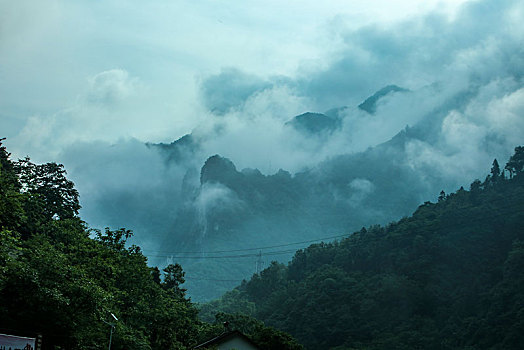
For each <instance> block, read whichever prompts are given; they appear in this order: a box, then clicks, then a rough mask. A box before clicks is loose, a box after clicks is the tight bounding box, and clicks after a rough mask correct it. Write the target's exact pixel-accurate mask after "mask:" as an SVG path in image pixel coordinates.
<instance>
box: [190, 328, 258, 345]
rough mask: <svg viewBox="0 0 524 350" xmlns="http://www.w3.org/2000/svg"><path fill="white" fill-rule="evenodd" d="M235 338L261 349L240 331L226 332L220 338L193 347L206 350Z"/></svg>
mask: <svg viewBox="0 0 524 350" xmlns="http://www.w3.org/2000/svg"><path fill="white" fill-rule="evenodd" d="M235 337H240V338H242V339H243V340H244V341H246V342H247V343H249V344H251V345H252V346H254V347H255V348H257V349H259V347H258V346H257V345H256V344H255V343H253V341H252V340H251V339H249V338H248V337H246V336H245V335H244V334H242V332H240V331H230V332H224V333H222V334H220V335H219V336H218V337H215V338H213V339H210V340H208V341H206V342H204V343H202V344H198V345H196V346H195V347H193V349H205V348H207V347H208V346H211V345H218V344H221V343H224V342H226V341H227V340H229V339H232V338H235Z"/></svg>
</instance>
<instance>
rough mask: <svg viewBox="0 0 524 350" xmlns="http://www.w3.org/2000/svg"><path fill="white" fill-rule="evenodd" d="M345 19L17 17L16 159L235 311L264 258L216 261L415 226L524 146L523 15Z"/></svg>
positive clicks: (516, 6) (9, 109)
mask: <svg viewBox="0 0 524 350" xmlns="http://www.w3.org/2000/svg"><path fill="white" fill-rule="evenodd" d="M343 3H344V4H339V3H336V2H333V4H332V6H328V5H326V6H324V5H323V6H320V5H318V4H316V5H315V4H313V3H308V4H307V5H302V4H301V5H300V6H298V5H296V4H295V5H281V6H282V7H283V8H282V9H281V10H282V11H281V13H280V14H279V16H275V17H273V16H270V15H269V14H272V13H271V11H270V13H268V12H267V11H269V10H265V9H263V8H261V7H260V6H258V7H256V8H254V9H251V8H246V7H243V5H242V6H241V5H239V7H238V8H232V7H230V8H226V7H224V8H220V9H219V10H218V12H216V11H215V10H217V9H216V8H215V7H213V5H212V4H210V3H206V4H204V5H200V7H199V6H197V5H187V4H186V5H185V6H186V7H184V6H182V5H167V4H166V3H164V2H161V1H159V2H155V3H154V4H152V5H150V6H151V7H150V8H149V9H151V12H148V11H143V8H140V6H138V7H137V8H132V7H129V6H123V5H122V4H121V3H120V2H118V1H114V2H110V3H109V5H106V6H107V7H106V8H102V7H100V6H101V5H93V6H94V7H89V5H86V3H84V2H78V4H75V5H71V4H66V3H65V2H60V1H57V2H55V3H54V6H50V7H49V8H46V9H42V8H40V6H41V5H37V4H33V6H29V5H14V4H8V3H0V6H1V9H4V10H5V11H0V16H1V17H0V18H2V19H4V21H2V23H4V24H3V27H2V28H4V30H3V31H1V32H2V33H4V34H1V35H3V36H2V38H7V39H8V40H7V39H6V40H2V41H0V45H1V46H0V48H1V49H2V51H3V52H5V53H6V54H5V55H2V57H0V66H1V67H6V69H2V70H1V71H0V74H1V76H2V77H4V78H5V79H4V80H3V83H1V84H0V88H1V90H0V95H1V96H3V97H4V98H2V99H1V100H0V110H1V111H0V115H1V118H2V119H1V129H2V131H3V134H2V135H0V136H6V137H7V140H6V144H7V145H8V146H9V149H10V150H11V151H12V152H13V153H14V154H15V155H16V156H19V157H23V156H25V155H26V154H30V155H31V156H32V157H33V158H34V160H35V161H39V162H43V161H57V162H60V163H64V164H65V166H66V169H67V170H68V172H69V176H70V178H71V179H72V180H73V181H74V182H75V183H76V185H77V188H78V190H79V192H80V200H81V204H82V206H83V209H82V217H83V218H84V219H85V220H86V221H87V222H89V223H90V224H91V225H93V226H95V227H104V226H110V227H113V228H118V227H122V226H125V227H127V228H129V229H132V230H134V232H135V236H134V238H133V239H134V242H135V243H140V244H141V245H142V246H143V247H144V249H145V253H146V255H148V256H149V259H150V262H151V263H152V264H160V265H162V264H165V263H166V262H167V260H166V259H167V258H168V257H170V256H173V257H175V260H177V261H180V262H181V263H182V265H183V266H184V269H186V270H187V272H188V274H187V287H188V289H189V290H190V293H191V294H192V295H193V297H194V298H195V299H196V300H201V299H207V298H210V297H214V296H218V295H220V294H221V292H222V291H224V290H225V289H226V288H229V287H231V286H234V285H235V284H237V281H238V280H241V279H242V278H247V277H249V276H250V275H251V274H252V273H253V272H254V270H255V262H256V260H257V259H258V258H257V257H256V256H254V255H255V254H256V253H257V252H258V251H259V250H261V249H259V250H253V251H241V252H237V253H234V252H227V253H220V254H216V255H223V256H232V255H234V256H237V255H248V256H247V257H242V258H239V257H234V258H229V259H226V258H220V259H214V258H211V257H210V255H213V254H207V255H206V254H205V252H212V251H231V250H238V249H252V248H257V247H266V246H275V245H284V244H288V243H291V242H302V241H308V240H312V239H317V238H322V237H330V236H336V235H341V234H345V233H349V232H353V231H355V230H358V229H360V227H362V226H367V225H370V224H376V223H387V222H389V221H393V220H396V219H399V218H400V217H402V216H405V215H408V214H409V213H411V212H412V211H413V210H414V209H415V208H416V207H417V206H418V205H419V204H420V203H423V202H425V201H427V200H435V199H436V197H437V196H438V193H439V192H440V191H441V190H445V191H446V192H449V191H451V190H455V189H456V188H459V187H460V186H467V185H469V183H470V182H471V179H474V178H483V177H485V175H486V164H490V163H491V161H492V160H493V159H494V158H498V159H507V158H508V157H509V156H510V154H511V153H512V151H513V148H514V147H515V145H518V144H522V135H524V118H523V115H524V86H523V81H522V76H523V73H524V52H523V51H524V49H523V48H524V45H523V42H524V26H523V25H522V23H524V18H523V16H524V15H523V14H524V5H523V4H522V2H521V1H516V0H502V1H501V0H497V1H495V0H479V1H467V2H466V1H464V2H451V1H449V2H448V1H446V2H438V4H442V6H444V4H447V7H445V8H440V7H438V6H441V5H437V2H428V4H426V5H418V6H421V7H420V8H418V9H417V8H416V6H414V3H413V2H409V1H405V2H399V3H397V4H396V5H392V4H388V3H386V2H380V4H378V3H377V4H376V5H375V6H374V7H373V9H369V10H366V11H364V10H362V11H363V12H362V13H365V15H362V16H359V14H361V12H359V11H360V7H359V6H364V5H362V4H364V3H365V2H362V4H360V2H355V4H354V6H355V8H353V9H349V8H348V6H347V4H346V3H345V2H343ZM359 4H360V5H359ZM142 6H146V5H142ZM425 6H427V7H425ZM179 7H182V8H179ZM299 7H300V9H298V8H299ZM302 7H304V8H305V9H302ZM141 10H142V11H141ZM183 10H186V11H183ZM403 12H404V13H407V14H408V16H404V15H403V14H402V13H403ZM13 13H16V14H17V16H18V17H16V18H19V19H20V21H15V20H13V19H12V18H15V17H13V16H11V17H10V14H13ZM35 13H41V15H39V16H36V18H38V19H39V21H32V18H35V16H34V14H35ZM150 13H154V14H155V16H158V18H156V17H155V19H157V20H156V21H151V18H150V16H152V15H151V14H150ZM179 13H185V14H187V16H185V17H184V18H183V19H181V21H180V22H177V21H176V19H175V18H176V17H173V18H171V17H170V16H173V14H179ZM215 13H217V15H216V16H215ZM101 14H104V15H106V14H107V16H105V17H103V16H102V17H103V18H104V19H103V20H101V25H100V26H99V27H98V26H94V25H93V23H99V22H97V21H96V20H97V19H98V18H102V17H101ZM264 14H265V15H266V16H265V17H264ZM313 14H314V15H315V16H313ZM373 14H381V15H377V16H375V19H373ZM316 16H318V18H321V20H315V21H312V19H313V18H316ZM188 18H193V19H195V18H196V19H198V20H197V22H198V23H196V24H192V23H191V22H190V21H189V19H188ZM188 21H189V22H188ZM152 22H154V23H155V24H149V25H144V28H143V35H142V36H138V37H135V36H132V35H130V34H129V33H130V32H136V31H130V30H129V29H130V28H134V29H136V27H135V26H136V23H152ZM173 22H177V24H176V25H175V24H173ZM246 22H252V23H253V26H254V27H253V28H255V29H246V28H248V26H247V25H246ZM19 23H25V24H27V26H26V27H25V28H24V30H19V29H20V28H19ZM198 24H200V26H198ZM73 25H74V26H75V28H76V27H78V28H81V29H80V30H79V31H78V32H76V31H73V30H68V29H71V28H73ZM195 25H196V26H198V27H199V31H198V34H197V33H195V32H193V28H194V26H195ZM44 29H45V30H44ZM180 33H183V34H191V35H190V36H188V37H187V39H184V35H182V34H180ZM202 33H206V34H202ZM209 33H216V36H215V37H212V36H211V35H210V34H209ZM282 33H285V34H282ZM10 34H11V36H10ZM149 35H151V36H149ZM150 37H153V38H154V40H152V39H148V38H150ZM170 38H172V39H170ZM29 39H30V40H29ZM93 39H96V40H93ZM201 39H202V40H201ZM204 39H205V40H204ZM277 39H278V40H277ZM54 42H57V45H55V46H56V47H57V49H56V50H55V51H54V52H52V53H51V52H50V51H48V47H49V45H50V43H54ZM95 42H96V43H99V44H93V43H95ZM24 43H25V44H24ZM35 43H38V44H35ZM104 43H105V44H104ZM126 43H129V44H126ZM196 43H202V44H201V46H199V45H196ZM30 44H32V45H30ZM185 49H187V53H186V52H185V51H184V50H185ZM92 52H96V53H99V54H100V56H97V57H96V58H94V57H93V54H92ZM77 55H78V56H77ZM244 56H245V57H248V58H249V59H245V57H244ZM28 57H29V58H28ZM84 57H86V58H84ZM24 58H25V59H24ZM71 62H75V63H71ZM87 62H88V63H87ZM146 62H147V63H146ZM245 62H247V63H245ZM35 67H40V68H35ZM7 68H9V69H7ZM62 70H63V71H64V72H67V74H68V78H67V79H68V80H71V81H72V82H71V83H70V82H68V81H66V79H65V78H64V77H62V75H67V74H64V73H61V74H58V73H59V72H62ZM13 72H22V73H23V74H22V75H23V77H22V76H19V75H16V74H14V73H13ZM53 74H55V75H56V77H55V76H53ZM86 77H87V79H86ZM195 77H196V78H195ZM22 92H23V93H22ZM20 96H25V97H24V98H21V97H20ZM28 101H30V102H28ZM305 245H306V244H305V243H304V244H303V245H302V246H305ZM300 247H301V246H300V245H296V246H286V247H284V248H278V249H272V250H271V249H265V250H263V260H265V261H266V263H268V262H269V260H272V259H281V260H282V261H284V260H286V259H288V258H289V257H290V256H291V254H292V253H291V252H282V251H286V250H291V248H293V249H294V248H300ZM288 248H289V249H288ZM271 251H273V252H277V253H278V255H269V254H268V253H269V252H271ZM177 252H197V253H189V254H186V255H187V256H188V257H185V258H182V257H181V255H182V254H179V253H177ZM277 253H275V254H277ZM280 253H282V254H280ZM199 257H205V258H202V259H197V258H199ZM210 276H211V277H210ZM217 280H221V281H217Z"/></svg>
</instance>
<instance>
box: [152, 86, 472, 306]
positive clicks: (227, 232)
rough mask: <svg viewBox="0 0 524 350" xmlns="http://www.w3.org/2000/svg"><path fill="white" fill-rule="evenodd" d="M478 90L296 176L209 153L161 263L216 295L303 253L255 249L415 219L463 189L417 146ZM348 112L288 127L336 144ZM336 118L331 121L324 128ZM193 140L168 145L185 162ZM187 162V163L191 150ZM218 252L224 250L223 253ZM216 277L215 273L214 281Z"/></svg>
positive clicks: (169, 232)
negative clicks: (419, 154)
mask: <svg viewBox="0 0 524 350" xmlns="http://www.w3.org/2000/svg"><path fill="white" fill-rule="evenodd" d="M401 91H405V90H404V89H402V88H399V87H396V86H393V85H392V86H388V87H386V88H384V89H381V90H380V91H378V92H377V93H376V94H374V95H373V96H374V97H373V96H372V97H370V98H369V99H368V100H370V99H371V100H373V99H374V100H375V101H377V100H378V99H379V97H380V96H385V95H387V94H388V93H395V92H401ZM471 95H473V94H469V95H468V94H465V95H464V96H461V97H460V98H454V99H451V100H449V101H445V102H443V103H442V105H441V108H440V109H437V110H432V111H430V112H429V113H428V115H427V116H425V117H424V118H422V119H421V120H422V122H421V123H417V124H416V125H414V126H413V127H406V128H404V129H403V130H401V131H400V132H398V133H397V134H396V135H395V136H394V137H392V138H391V139H390V140H388V141H387V142H384V143H381V144H378V145H377V146H375V147H370V148H368V149H366V150H364V151H362V152H354V153H346V154H344V153H343V154H339V155H334V156H332V157H329V158H327V159H325V160H324V161H321V162H319V163H318V164H316V165H315V166H314V167H311V168H306V169H303V170H301V171H298V172H296V173H294V174H291V173H290V172H288V171H285V170H282V169H280V170H279V171H278V172H276V173H274V174H269V175H264V174H262V173H261V172H260V171H259V170H257V169H242V170H239V169H237V167H236V166H235V164H234V163H233V161H232V160H230V159H227V158H225V157H222V156H220V155H214V156H211V157H208V158H207V160H206V161H205V162H204V164H203V165H202V166H201V169H200V171H198V170H196V169H195V168H194V166H193V165H191V167H189V169H188V170H187V171H186V174H185V176H184V180H183V182H182V191H181V197H180V198H179V200H178V202H179V206H178V209H177V210H176V215H175V216H174V217H173V219H172V221H170V222H169V227H168V228H167V229H166V234H165V237H164V239H163V241H162V242H161V247H162V251H161V254H160V256H159V258H164V260H163V261H162V260H160V259H157V260H156V263H158V264H162V263H165V261H166V258H167V261H168V262H179V263H181V264H183V266H184V268H185V269H186V271H187V272H188V278H187V287H188V289H189V290H190V291H191V297H192V298H193V299H194V300H196V301H206V300H210V299H212V298H216V297H218V296H219V295H221V294H222V293H224V292H225V291H227V290H228V289H230V288H232V287H234V286H235V284H237V283H239V282H240V281H241V280H242V279H244V278H247V277H249V276H250V275H251V274H252V273H253V272H255V271H256V270H257V268H259V267H260V265H262V264H264V263H265V264H267V263H268V262H269V261H270V260H272V259H277V260H278V261H281V262H285V261H288V260H289V259H290V258H291V256H292V253H293V251H284V252H278V253H275V252H272V251H270V250H268V249H258V250H259V251H260V254H259V255H260V256H257V255H256V253H257V250H256V249H254V248H257V247H261V248H263V247H267V246H274V245H281V244H288V243H290V242H303V241H308V240H314V239H318V238H323V237H331V236H337V235H341V234H344V233H347V232H351V231H352V230H357V229H359V228H361V227H363V226H368V225H370V224H373V223H381V224H385V223H388V222H391V221H392V220H395V219H397V218H398V217H402V216H406V215H408V214H409V213H410V212H412V211H413V210H415V209H416V207H417V206H418V204H419V203H421V202H424V201H427V200H428V199H434V198H436V196H437V194H438V192H440V190H442V189H450V188H456V187H459V186H461V185H463V183H460V182H459V181H457V180H456V178H454V179H450V178H449V177H447V176H446V170H447V169H438V168H437V164H432V163H428V164H424V168H417V167H414V166H413V161H412V159H411V158H412V154H411V152H412V150H413V145H417V144H419V143H425V142H429V144H431V143H437V142H438V138H437V137H436V136H435V135H438V134H439V128H440V126H441V123H442V120H443V119H444V117H445V116H446V115H447V113H448V111H449V110H450V109H451V108H460V106H461V105H463V104H465V103H467V101H469V99H468V98H471ZM348 112H349V110H348V108H346V107H342V108H340V109H333V110H331V111H328V112H326V113H327V114H330V115H331V117H329V116H327V114H320V113H305V114H302V115H299V116H297V117H295V118H293V119H292V121H291V122H289V123H288V125H289V126H292V127H294V128H302V129H300V130H302V132H305V133H310V134H311V135H313V134H315V133H316V135H318V134H319V133H320V134H321V135H324V137H326V138H325V141H326V142H328V141H329V140H330V137H332V136H330V135H331V134H330V130H332V129H331V127H335V125H339V124H337V123H339V122H338V121H337V122H335V121H336V120H341V119H337V118H344V116H347V115H348ZM326 120H329V121H330V122H328V123H327V124H324V121H326ZM319 121H321V122H319ZM315 123H317V124H315ZM325 125H331V126H329V127H325ZM337 127H338V126H337ZM188 137H189V136H188V135H186V136H184V138H181V139H180V140H177V141H175V142H174V143H172V144H170V145H164V146H160V147H161V149H162V152H164V153H163V154H165V155H167V161H168V162H169V161H170V162H176V160H177V159H183V157H181V156H179V151H180V150H182V149H184V148H183V147H186V146H185V145H186V144H189V145H191V147H192V148H191V149H197V148H199V146H198V143H197V146H195V144H194V141H193V139H190V140H191V142H189V141H186V138H188ZM188 154H190V153H188ZM184 159H186V160H180V161H179V162H180V163H183V162H185V161H187V159H191V155H189V156H186V158H184ZM193 164H194V163H193ZM304 246H305V245H304V244H302V246H300V244H299V245H295V246H294V248H300V247H304ZM246 249H247V251H246ZM217 251H218V252H224V253H213V252H217ZM164 252H165V253H164ZM170 252H173V253H170ZM176 252H180V253H176ZM186 252H188V253H186ZM190 252H196V253H197V254H192V253H190ZM217 255H222V257H218V256H217ZM151 258H152V260H153V261H155V259H154V257H151ZM210 275H211V276H213V278H208V277H206V276H210Z"/></svg>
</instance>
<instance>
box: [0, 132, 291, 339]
mask: <svg viewBox="0 0 524 350" xmlns="http://www.w3.org/2000/svg"><path fill="white" fill-rule="evenodd" d="M1 141H2V140H0V333H4V334H12V335H19V336H28V337H35V336H36V335H37V334H41V335H42V337H43V349H107V347H108V343H109V334H110V328H111V326H110V324H113V325H114V327H115V328H114V333H113V338H112V346H111V348H112V349H187V348H191V347H192V346H194V345H196V344H198V343H199V342H200V341H203V340H206V339H209V338H210V337H213V336H216V335H218V334H220V333H222V332H223V330H224V328H223V326H222V324H221V323H220V322H222V321H224V320H228V319H229V318H228V316H227V315H222V316H221V317H220V318H219V319H218V320H217V322H218V323H215V324H209V323H204V322H201V321H199V320H198V319H197V310H196V308H195V306H194V305H193V304H192V303H191V301H190V300H189V299H188V298H187V297H186V295H185V289H183V288H182V287H181V284H182V283H183V282H184V272H183V271H182V268H181V266H180V265H178V264H175V265H168V266H167V267H166V268H165V269H164V271H163V272H164V273H163V276H161V273H160V271H159V270H158V269H157V268H155V267H149V266H148V265H147V259H146V257H145V256H144V255H143V254H142V252H141V249H140V248H139V247H138V246H134V245H131V246H130V245H128V244H126V240H127V239H128V238H129V237H130V236H131V234H132V233H131V232H130V231H129V230H126V229H118V230H110V229H106V230H105V231H104V232H101V231H97V230H90V229H89V228H88V226H87V224H86V223H85V222H83V221H82V220H81V219H80V218H79V217H78V210H79V209H80V205H79V201H78V196H79V194H78V192H77V191H76V190H75V188H74V185H73V183H72V182H71V181H69V180H68V179H67V178H66V177H65V175H66V173H65V170H64V167H63V166H62V165H59V164H56V163H47V164H42V165H37V164H34V163H32V162H31V161H30V160H29V159H24V160H20V161H16V162H14V161H12V160H10V158H9V154H8V152H7V150H6V149H5V147H3V146H2V144H1ZM112 314H113V315H115V318H114V317H113V316H112ZM117 319H118V320H117ZM235 324H236V326H237V328H242V329H243V330H244V331H245V332H246V334H248V335H249V336H251V338H252V339H253V340H254V341H255V342H256V343H258V344H259V345H260V346H261V347H262V348H264V349H301V346H300V345H299V344H298V343H297V342H296V341H295V340H294V339H292V338H291V337H290V336H289V335H287V334H284V333H283V332H279V331H277V330H275V329H273V328H269V327H266V326H264V324H263V323H262V322H259V321H256V320H253V319H251V318H243V319H241V320H237V321H236V323H235Z"/></svg>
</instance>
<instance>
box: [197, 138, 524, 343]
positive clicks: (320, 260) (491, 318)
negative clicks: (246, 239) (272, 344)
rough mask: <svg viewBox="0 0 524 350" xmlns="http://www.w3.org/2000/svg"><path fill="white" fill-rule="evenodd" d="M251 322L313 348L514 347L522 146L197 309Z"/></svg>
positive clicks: (523, 237)
mask: <svg viewBox="0 0 524 350" xmlns="http://www.w3.org/2000/svg"><path fill="white" fill-rule="evenodd" d="M217 311H225V312H230V313H235V312H236V313H239V314H242V313H244V314H248V315H251V316H255V317H257V318H259V319H261V320H263V321H264V322H266V323H267V324H269V325H272V326H275V327H277V328H279V329H282V330H284V331H287V332H289V333H291V334H292V335H294V336H295V337H297V339H299V341H301V342H302V343H303V344H305V345H306V347H307V348H308V349H333V350H334V349H337V350H343V349H521V348H522V344H524V318H523V316H522V315H523V312H524V147H517V148H516V149H515V154H514V155H513V156H512V157H511V159H510V160H509V162H508V163H507V165H506V167H505V169H503V170H501V168H500V166H499V164H498V162H497V161H496V160H495V161H494V162H493V166H492V169H491V174H490V175H489V176H488V177H487V178H486V179H485V181H483V182H482V181H479V180H475V181H474V182H473V183H472V184H471V188H470V190H469V191H467V190H464V189H463V188H461V189H459V190H458V191H456V192H455V193H452V194H449V195H446V194H445V193H444V192H442V193H441V194H440V196H439V199H438V202H437V203H430V202H426V203H424V204H423V205H421V206H420V207H419V208H418V209H417V210H416V211H415V213H414V214H413V215H412V216H411V217H409V218H403V219H401V220H400V221H398V222H394V223H391V224H389V225H387V226H378V225H377V226H371V227H368V228H362V230H360V231H359V232H355V233H354V234H352V235H350V236H349V237H348V238H347V239H343V240H341V241H338V242H334V243H321V244H314V245H311V246H310V247H308V248H306V249H304V250H299V251H298V252H297V253H296V254H295V256H294V258H293V260H292V261H291V262H290V263H289V265H287V266H286V265H283V264H279V263H276V262H274V263H272V264H271V266H270V267H269V268H267V269H265V270H263V271H262V272H261V273H260V274H255V275H254V276H253V277H252V278H251V280H250V281H247V282H243V283H242V285H240V286H239V287H237V288H236V289H235V290H233V291H231V292H228V293H226V294H225V295H224V296H223V297H222V298H221V299H219V300H217V301H214V302H211V303H209V304H206V305H204V306H203V307H202V310H201V317H202V318H204V319H206V318H210V317H212V316H213V314H214V313H215V312H217Z"/></svg>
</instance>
